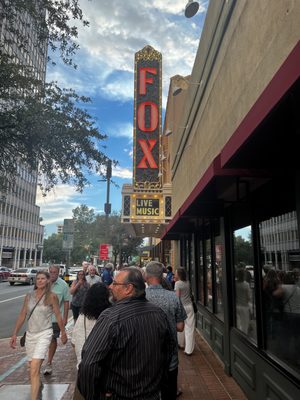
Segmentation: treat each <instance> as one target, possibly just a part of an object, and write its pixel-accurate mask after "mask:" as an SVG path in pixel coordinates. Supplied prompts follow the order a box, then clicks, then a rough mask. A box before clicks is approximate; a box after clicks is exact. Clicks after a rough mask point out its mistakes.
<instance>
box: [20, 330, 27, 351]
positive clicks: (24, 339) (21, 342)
mask: <svg viewBox="0 0 300 400" xmlns="http://www.w3.org/2000/svg"><path fill="white" fill-rule="evenodd" d="M25 341H26V331H25V332H24V334H23V336H22V337H21V339H20V346H21V347H24V346H25Z"/></svg>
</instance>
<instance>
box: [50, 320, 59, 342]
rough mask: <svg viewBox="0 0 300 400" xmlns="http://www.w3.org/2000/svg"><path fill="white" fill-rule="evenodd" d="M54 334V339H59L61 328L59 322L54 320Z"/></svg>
mask: <svg viewBox="0 0 300 400" xmlns="http://www.w3.org/2000/svg"><path fill="white" fill-rule="evenodd" d="M52 329H53V336H52V339H58V338H59V335H60V329H59V326H58V323H57V322H52Z"/></svg>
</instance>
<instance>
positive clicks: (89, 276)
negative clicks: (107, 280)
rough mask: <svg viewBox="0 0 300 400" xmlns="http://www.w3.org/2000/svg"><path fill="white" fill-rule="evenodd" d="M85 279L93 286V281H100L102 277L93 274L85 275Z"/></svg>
mask: <svg viewBox="0 0 300 400" xmlns="http://www.w3.org/2000/svg"><path fill="white" fill-rule="evenodd" d="M85 279H86V281H87V283H88V284H89V285H90V286H93V285H94V284H95V283H99V282H102V279H101V277H100V276H99V275H94V276H91V275H87V276H86V277H85Z"/></svg>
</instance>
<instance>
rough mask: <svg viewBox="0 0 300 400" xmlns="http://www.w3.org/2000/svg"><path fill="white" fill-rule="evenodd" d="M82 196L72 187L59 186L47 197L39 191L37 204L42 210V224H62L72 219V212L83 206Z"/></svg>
mask: <svg viewBox="0 0 300 400" xmlns="http://www.w3.org/2000/svg"><path fill="white" fill-rule="evenodd" d="M81 196H82V195H81V194H80V193H78V192H76V190H75V188H74V187H72V186H70V185H57V186H56V187H55V188H54V189H53V190H52V191H51V192H49V193H48V194H47V196H46V197H43V196H42V193H41V191H40V190H39V189H38V191H37V199H36V203H37V205H38V206H39V207H40V209H41V213H40V214H41V216H42V217H43V222H42V224H43V225H49V224H61V223H62V222H63V220H64V218H71V217H72V210H73V209H74V208H76V207H77V206H79V205H80V204H81V201H80V200H79V198H80V197H81Z"/></svg>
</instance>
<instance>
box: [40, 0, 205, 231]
mask: <svg viewBox="0 0 300 400" xmlns="http://www.w3.org/2000/svg"><path fill="white" fill-rule="evenodd" d="M208 2H209V1H208V0H199V3H200V7H199V11H198V13H197V14H196V15H195V16H194V17H193V18H189V19H188V18H185V16H184V8H185V5H186V3H187V0H126V1H124V0H80V5H81V7H82V10H83V12H84V16H85V19H87V20H88V21H89V23H90V25H89V27H82V26H79V35H78V44H79V46H80V50H78V52H77V54H76V57H75V62H76V64H77V65H78V68H77V70H73V69H72V68H70V67H67V66H64V65H63V64H62V63H57V65H56V66H55V67H52V66H48V70H47V77H46V80H47V81H56V82H58V84H59V85H60V86H61V87H65V88H73V89H75V90H76V91H77V92H78V93H79V94H80V95H85V96H89V97H90V98H91V99H92V103H91V104H89V105H88V106H87V107H85V108H86V109H87V110H88V112H89V113H90V115H92V116H93V117H94V118H95V119H96V121H97V123H96V124H97V126H98V128H99V130H100V131H101V132H102V133H105V134H106V135H107V136H108V138H107V139H106V140H105V141H104V142H103V143H102V144H103V145H104V146H106V148H105V149H103V151H104V152H105V154H106V155H107V156H108V157H109V158H111V159H114V160H117V161H118V165H117V166H116V167H113V171H112V180H113V181H114V182H116V183H117V185H118V186H114V185H111V191H110V192H111V193H110V194H111V195H110V203H111V204H112V211H116V212H120V211H121V208H122V195H121V190H122V185H123V184H125V183H131V182H132V170H133V165H132V163H133V161H132V146H133V111H134V110H133V101H134V54H135V53H136V52H137V51H139V50H141V49H142V48H143V47H144V46H146V45H150V46H152V47H154V48H155V49H156V50H158V51H159V52H161V53H162V92H163V93H162V94H163V96H162V99H163V100H162V107H163V119H162V120H164V111H165V105H166V98H167V93H168V89H169V83H170V78H171V77H172V76H174V75H177V74H179V75H183V76H185V75H189V74H190V73H191V71H192V68H193V64H194V60H195V56H196V52H197V49H198V45H199V40H200V36H201V31H202V28H203V24H204V19H205V15H206V10H207V7H208ZM88 179H89V181H90V185H89V186H88V187H86V188H85V189H84V190H83V192H82V193H79V192H76V190H75V188H74V187H72V186H69V185H63V184H58V185H57V186H56V187H55V189H54V190H53V191H52V192H50V193H49V194H48V195H47V196H46V197H43V196H42V195H41V193H40V192H39V190H38V193H37V205H38V206H40V216H41V217H42V218H43V221H42V224H43V225H44V226H45V237H47V236H49V235H51V234H52V233H56V230H57V225H58V224H62V223H63V220H64V218H71V217H72V210H73V209H74V208H76V207H78V206H80V205H81V204H85V205H87V206H88V207H89V208H93V209H94V210H95V213H96V214H99V213H100V214H102V213H103V212H104V211H103V209H104V203H105V201H106V182H99V180H100V179H101V178H100V177H99V176H96V175H94V176H93V175H89V176H88Z"/></svg>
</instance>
